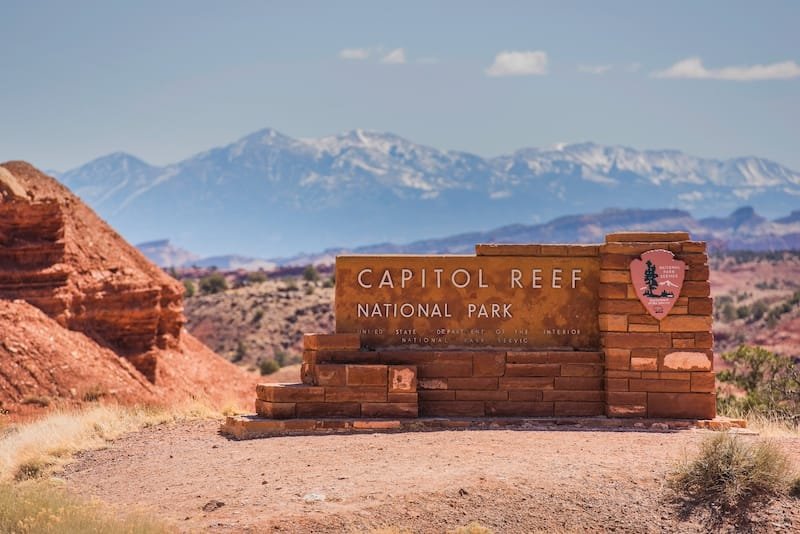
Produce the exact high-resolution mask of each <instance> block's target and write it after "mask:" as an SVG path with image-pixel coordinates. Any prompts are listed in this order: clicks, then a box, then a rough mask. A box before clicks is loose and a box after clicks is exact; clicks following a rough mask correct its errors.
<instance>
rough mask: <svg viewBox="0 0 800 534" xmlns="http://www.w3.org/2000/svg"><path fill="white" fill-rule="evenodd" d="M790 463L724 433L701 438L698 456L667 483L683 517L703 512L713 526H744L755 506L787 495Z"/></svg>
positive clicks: (762, 444)
mask: <svg viewBox="0 0 800 534" xmlns="http://www.w3.org/2000/svg"><path fill="white" fill-rule="evenodd" d="M791 480H792V465H791V462H790V461H789V458H788V456H786V454H785V453H784V452H783V451H782V450H781V448H780V447H779V446H778V445H776V444H775V443H773V442H771V441H768V440H759V441H755V442H753V443H747V442H745V441H744V440H743V439H742V438H741V437H739V436H737V435H735V434H730V433H727V432H723V433H717V434H715V435H713V436H710V437H709V438H707V439H706V440H705V441H704V442H703V443H702V444H701V446H700V452H699V454H698V455H697V456H696V457H695V458H694V459H692V460H690V461H686V462H683V463H682V464H680V465H679V466H678V467H677V468H676V469H675V471H674V472H673V473H672V475H671V476H670V479H669V480H668V486H669V488H670V489H671V490H672V491H673V492H674V494H675V496H676V498H677V500H678V502H680V504H681V505H682V509H683V510H682V511H683V513H684V515H688V514H691V513H692V512H693V511H694V510H695V509H697V508H703V509H706V510H707V511H708V512H709V513H710V516H711V521H712V522H713V523H715V524H719V523H722V522H732V523H734V524H738V525H745V524H747V522H748V516H749V514H750V512H751V511H752V509H753V508H754V507H755V505H757V504H765V503H768V502H770V501H771V500H773V499H775V498H778V497H780V496H782V495H786V494H788V493H789V491H790V486H791Z"/></svg>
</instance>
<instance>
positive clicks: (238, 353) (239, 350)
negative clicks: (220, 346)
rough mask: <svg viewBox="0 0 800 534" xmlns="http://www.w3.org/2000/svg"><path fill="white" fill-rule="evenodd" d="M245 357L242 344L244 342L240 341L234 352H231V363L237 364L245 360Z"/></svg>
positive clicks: (244, 347)
mask: <svg viewBox="0 0 800 534" xmlns="http://www.w3.org/2000/svg"><path fill="white" fill-rule="evenodd" d="M246 356H247V347H246V346H245V344H244V341H242V340H241V339H240V340H239V341H238V342H237V343H236V350H235V351H234V352H233V358H231V361H232V362H233V363H238V362H240V361H242V360H244V359H245V357H246Z"/></svg>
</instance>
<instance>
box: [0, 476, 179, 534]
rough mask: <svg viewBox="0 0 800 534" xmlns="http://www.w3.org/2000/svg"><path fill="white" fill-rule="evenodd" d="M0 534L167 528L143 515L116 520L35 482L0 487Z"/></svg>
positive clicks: (145, 533)
mask: <svg viewBox="0 0 800 534" xmlns="http://www.w3.org/2000/svg"><path fill="white" fill-rule="evenodd" d="M0 532H16V533H21V534H26V533H42V534H49V533H52V534H77V533H81V534H82V533H98V534H99V533H103V532H120V533H134V532H135V533H140V534H148V533H156V532H159V533H161V532H164V533H166V532H169V529H168V528H167V527H166V526H165V525H162V524H159V523H158V522H156V521H155V520H154V519H151V518H147V517H145V516H143V515H136V514H128V515H126V516H125V517H124V518H122V519H119V518H116V517H114V514H112V513H111V512H110V511H106V510H103V509H102V508H101V507H100V505H99V504H97V503H94V504H90V503H87V502H85V501H83V500H81V499H80V498H78V497H76V496H73V495H70V494H68V493H67V492H66V491H65V490H64V489H63V488H60V487H57V486H55V485H54V484H52V483H46V482H37V483H35V484H30V483H27V484H24V485H11V484H3V485H0Z"/></svg>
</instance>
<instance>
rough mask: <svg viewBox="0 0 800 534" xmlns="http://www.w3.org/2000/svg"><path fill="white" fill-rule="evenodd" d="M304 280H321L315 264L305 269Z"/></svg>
mask: <svg viewBox="0 0 800 534" xmlns="http://www.w3.org/2000/svg"><path fill="white" fill-rule="evenodd" d="M303 280H305V281H306V282H316V281H317V280H319V272H318V271H317V268H316V267H314V266H313V265H309V266H307V267H306V268H305V270H304V271H303Z"/></svg>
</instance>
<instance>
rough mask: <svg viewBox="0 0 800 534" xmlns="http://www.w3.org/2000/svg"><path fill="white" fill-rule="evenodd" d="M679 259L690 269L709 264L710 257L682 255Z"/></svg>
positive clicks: (692, 254) (690, 254)
mask: <svg viewBox="0 0 800 534" xmlns="http://www.w3.org/2000/svg"><path fill="white" fill-rule="evenodd" d="M678 259H679V260H681V261H682V262H684V263H685V264H686V265H688V266H689V268H691V267H693V266H695V265H705V264H707V263H708V255H707V254H695V253H689V254H680V255H679V256H678Z"/></svg>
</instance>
